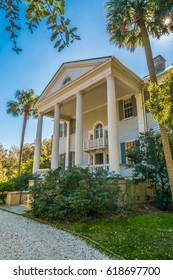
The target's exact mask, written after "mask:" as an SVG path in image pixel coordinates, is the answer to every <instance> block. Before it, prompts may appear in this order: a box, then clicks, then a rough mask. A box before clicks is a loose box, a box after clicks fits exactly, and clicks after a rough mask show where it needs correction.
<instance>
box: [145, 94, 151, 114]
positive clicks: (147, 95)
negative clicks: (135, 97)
mask: <svg viewBox="0 0 173 280" xmlns="http://www.w3.org/2000/svg"><path fill="white" fill-rule="evenodd" d="M148 99H150V94H149V91H148V90H144V101H147V100H148ZM145 112H146V113H149V111H148V110H147V108H146V107H145Z"/></svg>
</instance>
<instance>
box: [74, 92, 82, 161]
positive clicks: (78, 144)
mask: <svg viewBox="0 0 173 280" xmlns="http://www.w3.org/2000/svg"><path fill="white" fill-rule="evenodd" d="M82 163H83V113H82V93H81V92H79V93H78V94H77V95H76V135H75V165H79V166H81V165H82Z"/></svg>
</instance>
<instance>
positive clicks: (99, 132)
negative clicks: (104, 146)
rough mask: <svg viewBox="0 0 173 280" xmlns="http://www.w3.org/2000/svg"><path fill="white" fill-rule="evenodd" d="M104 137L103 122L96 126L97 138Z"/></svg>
mask: <svg viewBox="0 0 173 280" xmlns="http://www.w3.org/2000/svg"><path fill="white" fill-rule="evenodd" d="M102 137H103V125H102V124H101V123H99V124H97V125H96V126H95V138H96V139H97V138H102Z"/></svg>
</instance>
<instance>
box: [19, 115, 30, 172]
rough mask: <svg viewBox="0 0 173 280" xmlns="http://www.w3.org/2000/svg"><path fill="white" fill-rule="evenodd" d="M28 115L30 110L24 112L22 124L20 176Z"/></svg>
mask: <svg viewBox="0 0 173 280" xmlns="http://www.w3.org/2000/svg"><path fill="white" fill-rule="evenodd" d="M27 117H28V112H27V111H25V112H24V119H23V125H22V135H21V141H20V151H19V166H18V176H20V175H21V164H22V153H23V143H24V137H25V130H26V123H27Z"/></svg>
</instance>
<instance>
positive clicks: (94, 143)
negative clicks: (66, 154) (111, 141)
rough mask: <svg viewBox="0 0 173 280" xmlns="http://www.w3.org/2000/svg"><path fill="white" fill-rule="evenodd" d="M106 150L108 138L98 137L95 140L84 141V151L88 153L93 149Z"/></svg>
mask: <svg viewBox="0 0 173 280" xmlns="http://www.w3.org/2000/svg"><path fill="white" fill-rule="evenodd" d="M101 148H102V149H106V148H108V138H106V137H100V138H97V139H92V140H86V141H84V143H83V149H84V151H90V150H95V149H101Z"/></svg>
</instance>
